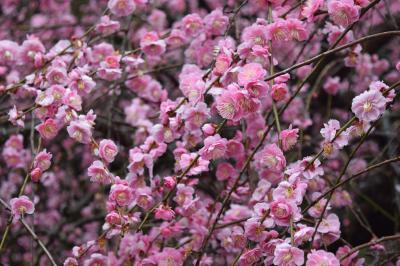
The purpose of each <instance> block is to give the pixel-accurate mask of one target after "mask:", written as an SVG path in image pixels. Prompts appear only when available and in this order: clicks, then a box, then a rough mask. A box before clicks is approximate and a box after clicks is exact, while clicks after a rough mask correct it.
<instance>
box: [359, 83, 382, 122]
mask: <svg viewBox="0 0 400 266" xmlns="http://www.w3.org/2000/svg"><path fill="white" fill-rule="evenodd" d="M386 103H387V100H386V99H385V97H384V96H383V95H382V93H381V92H380V91H377V90H368V91H365V92H363V93H361V94H360V95H358V96H356V97H355V98H354V99H353V102H352V105H351V110H352V111H353V113H354V114H355V115H356V117H357V118H358V119H360V120H362V121H365V122H372V121H375V120H376V119H378V118H379V116H380V115H381V114H382V113H383V112H384V111H385V108H386Z"/></svg>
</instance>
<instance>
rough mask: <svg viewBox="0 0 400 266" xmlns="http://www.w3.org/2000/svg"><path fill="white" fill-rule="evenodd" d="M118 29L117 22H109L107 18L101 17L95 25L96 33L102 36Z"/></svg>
mask: <svg viewBox="0 0 400 266" xmlns="http://www.w3.org/2000/svg"><path fill="white" fill-rule="evenodd" d="M119 29H120V24H119V22H118V21H115V20H111V19H110V17H109V16H102V17H101V18H100V22H99V23H97V24H96V31H97V32H98V33H101V34H103V35H110V34H112V33H114V32H116V31H118V30H119Z"/></svg>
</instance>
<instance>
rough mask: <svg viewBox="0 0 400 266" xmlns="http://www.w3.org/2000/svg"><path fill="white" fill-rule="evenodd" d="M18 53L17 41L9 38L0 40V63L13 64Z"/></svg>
mask: <svg viewBox="0 0 400 266" xmlns="http://www.w3.org/2000/svg"><path fill="white" fill-rule="evenodd" d="M18 53H19V46H18V43H16V42H13V41H9V40H1V41H0V64H2V65H9V66H11V65H13V64H15V62H16V60H17V59H18Z"/></svg>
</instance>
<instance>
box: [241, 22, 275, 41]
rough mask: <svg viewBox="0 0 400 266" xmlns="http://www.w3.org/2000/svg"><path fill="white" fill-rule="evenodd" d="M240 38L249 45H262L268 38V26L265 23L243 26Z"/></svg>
mask: <svg viewBox="0 0 400 266" xmlns="http://www.w3.org/2000/svg"><path fill="white" fill-rule="evenodd" d="M241 38H242V41H243V42H248V43H249V44H250V45H261V46H264V45H266V44H268V40H269V35H268V28H267V26H265V25H258V24H252V25H251V26H249V27H246V28H244V30H243V33H242V37H241Z"/></svg>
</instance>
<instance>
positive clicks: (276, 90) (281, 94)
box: [271, 83, 289, 102]
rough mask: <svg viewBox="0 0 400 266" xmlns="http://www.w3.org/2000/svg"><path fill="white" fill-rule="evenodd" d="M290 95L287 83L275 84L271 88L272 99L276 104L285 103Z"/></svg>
mask: <svg viewBox="0 0 400 266" xmlns="http://www.w3.org/2000/svg"><path fill="white" fill-rule="evenodd" d="M288 93H289V91H288V89H287V86H286V83H278V84H274V85H273V86H272V88H271V97H272V99H274V101H276V102H280V101H283V100H284V99H285V98H286V96H287V95H288Z"/></svg>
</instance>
